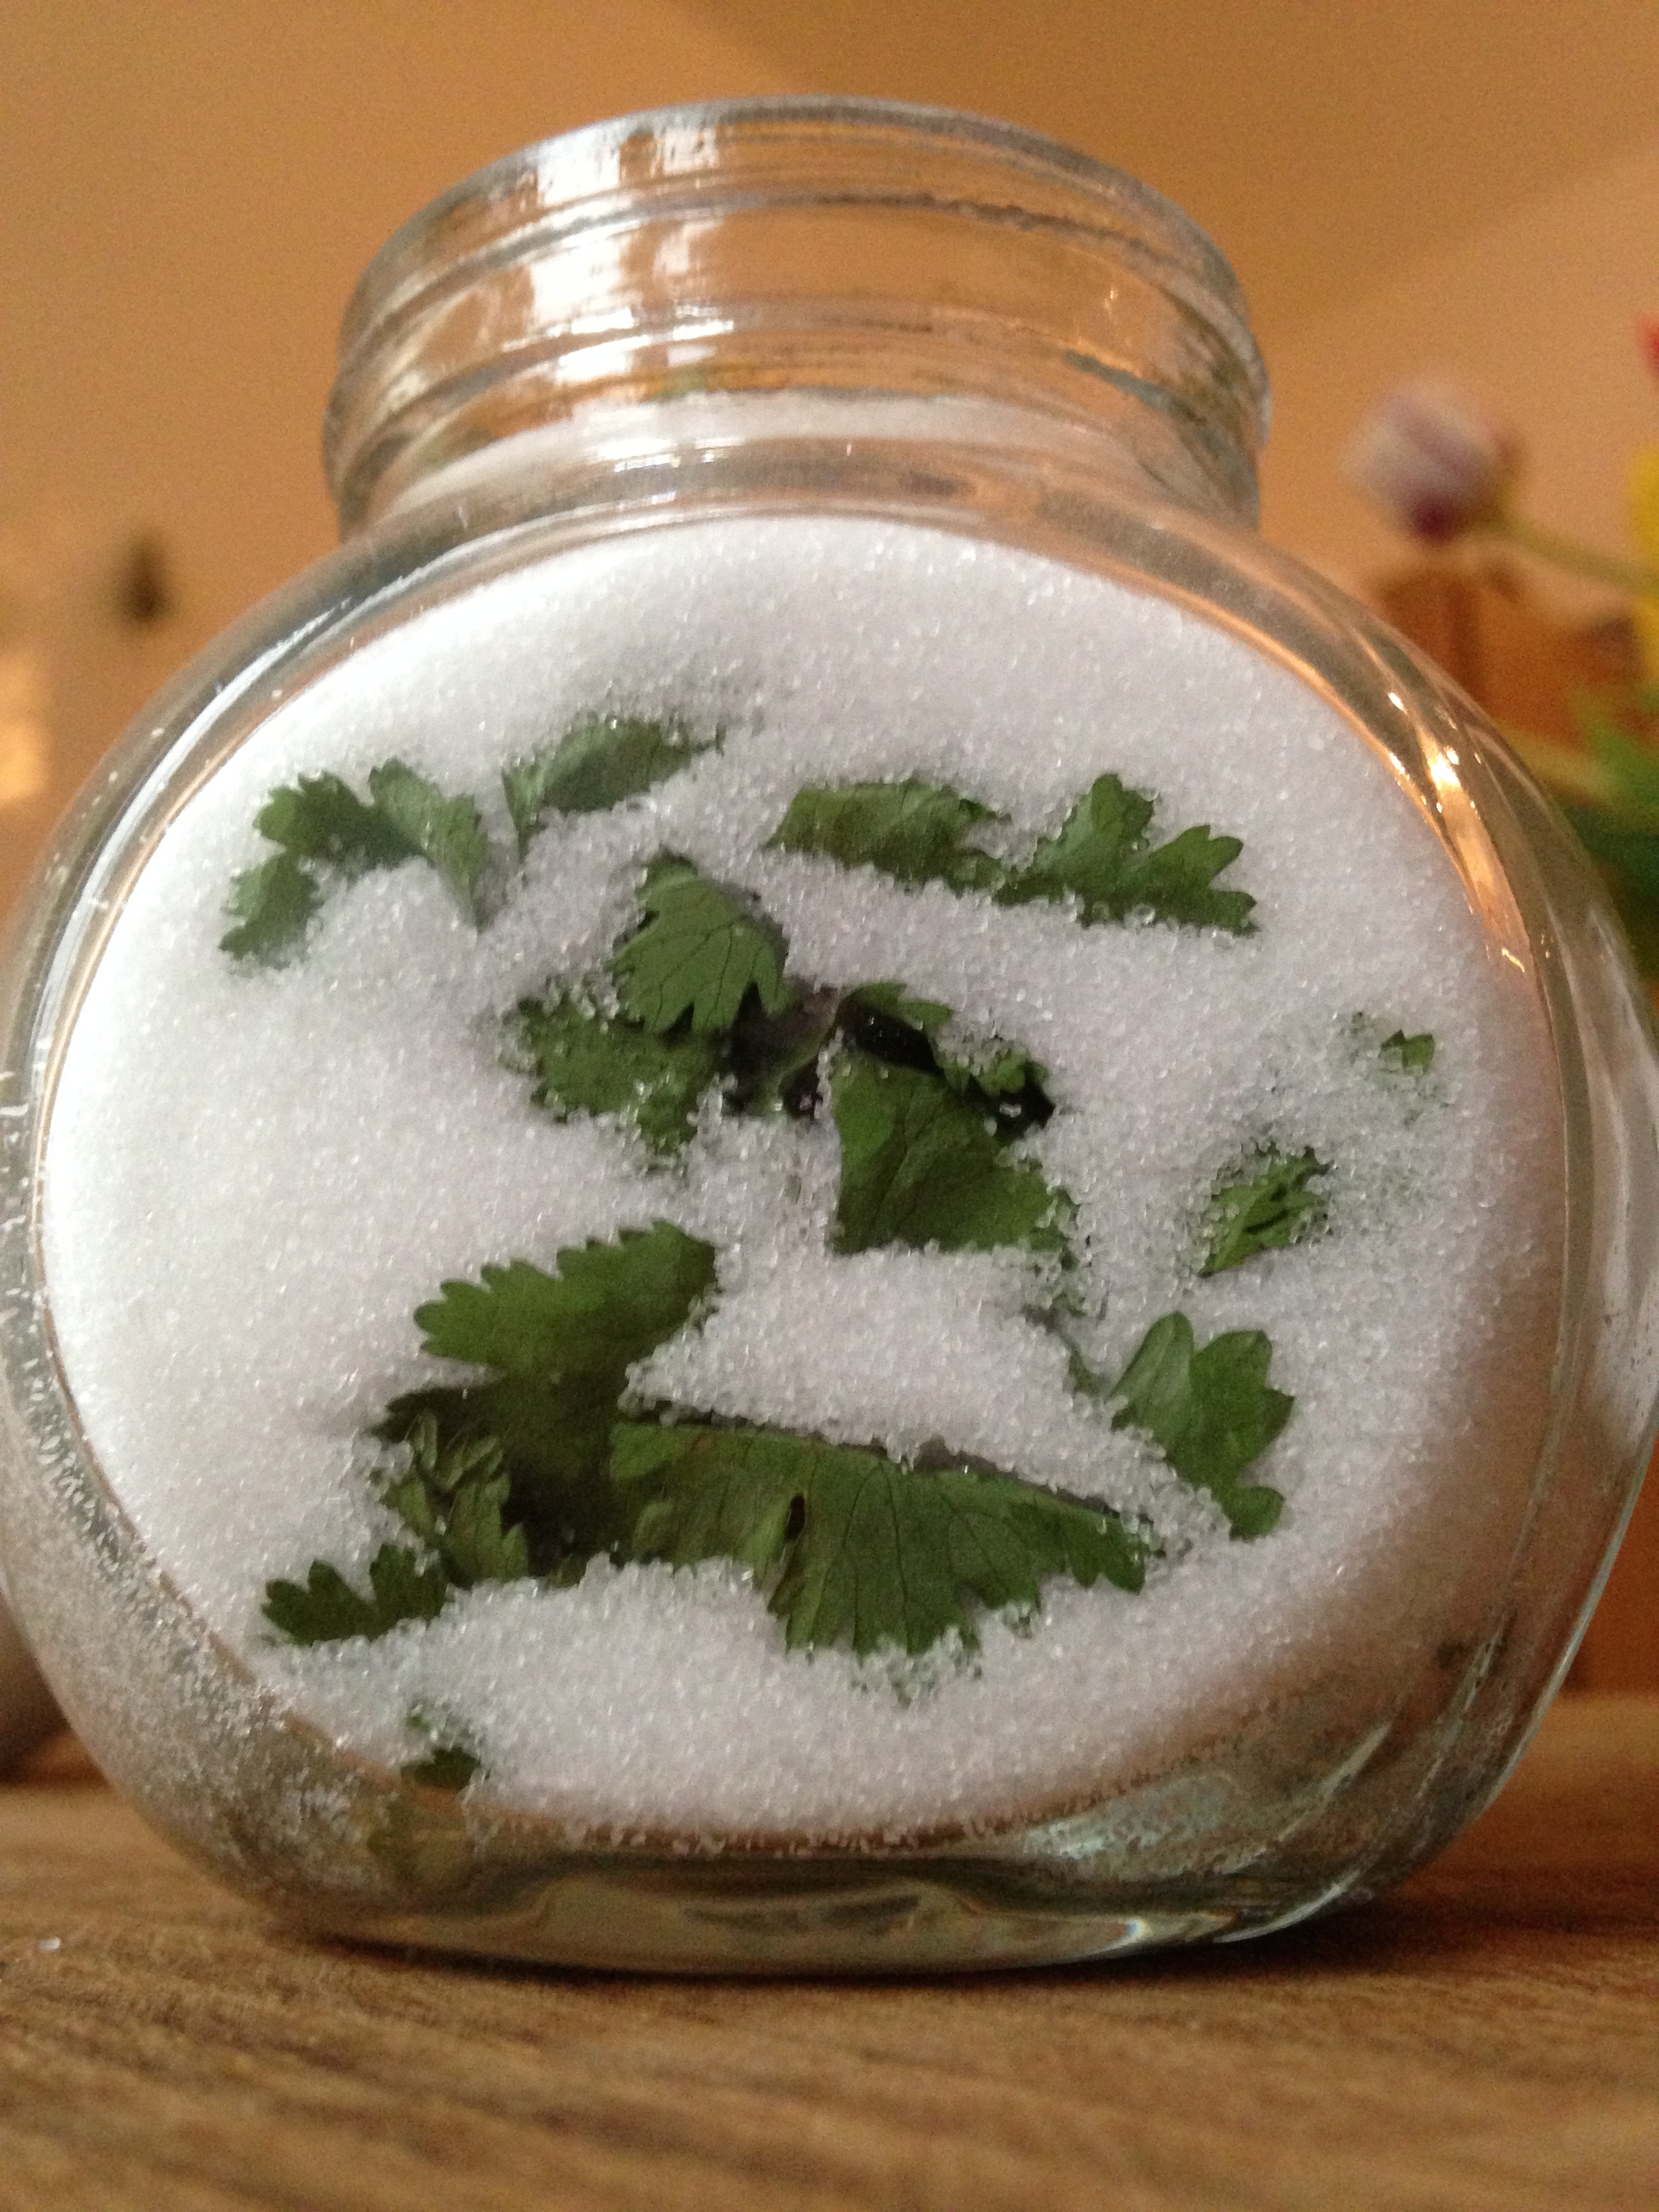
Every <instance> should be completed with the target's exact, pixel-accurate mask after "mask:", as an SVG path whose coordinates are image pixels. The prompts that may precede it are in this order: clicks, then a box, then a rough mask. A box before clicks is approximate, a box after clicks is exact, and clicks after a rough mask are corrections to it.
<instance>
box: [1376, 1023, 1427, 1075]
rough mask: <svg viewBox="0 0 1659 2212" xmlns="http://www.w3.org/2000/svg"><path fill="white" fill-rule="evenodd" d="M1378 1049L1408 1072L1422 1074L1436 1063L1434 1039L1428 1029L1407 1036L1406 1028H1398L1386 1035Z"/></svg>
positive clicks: (1386, 1057)
mask: <svg viewBox="0 0 1659 2212" xmlns="http://www.w3.org/2000/svg"><path fill="white" fill-rule="evenodd" d="M1377 1050H1378V1052H1379V1054H1381V1056H1382V1058H1383V1059H1384V1060H1391V1061H1392V1062H1393V1064H1394V1065H1395V1067H1397V1068H1399V1069H1401V1071H1402V1073H1406V1074H1415V1075H1420V1074H1421V1073H1423V1071H1424V1070H1425V1068H1429V1067H1432V1066H1433V1065H1434V1039H1433V1037H1432V1036H1431V1034H1430V1033H1429V1031H1428V1030H1422V1031H1421V1032H1420V1033H1419V1035H1418V1036H1407V1035H1406V1032H1405V1030H1395V1033H1394V1035H1393V1036H1390V1037H1384V1038H1383V1042H1382V1043H1381V1045H1379V1046H1378V1048H1377Z"/></svg>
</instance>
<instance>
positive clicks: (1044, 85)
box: [0, 0, 1659, 899]
mask: <svg viewBox="0 0 1659 2212" xmlns="http://www.w3.org/2000/svg"><path fill="white" fill-rule="evenodd" d="M809 89H811V90H831V91H837V90H839V91H857V92H865V93H872V94H886V95H890V96H897V97H905V98H915V99H925V100H942V101H946V102H950V103H952V104H955V105H958V106H968V107H973V108H977V109H980V110H982V111H988V112H997V113H1002V114H1006V115H1008V116H1010V117H1012V118H1013V119H1015V120H1018V121H1020V122H1023V123H1025V124H1028V125H1032V126H1034V127H1036V128H1038V129H1042V130H1047V131H1053V132H1054V133H1056V134H1057V135H1059V136H1060V137H1066V138H1069V139H1071V140H1072V141H1073V143H1079V144H1080V145H1083V146H1084V147H1085V148H1086V149H1088V150H1089V151H1091V152H1092V153H1094V154H1096V155H1099V156H1101V157H1102V158H1104V159H1107V160H1109V161H1115V162H1117V163H1118V164H1119V165H1120V166H1121V167H1126V168H1128V169H1130V170H1132V171H1133V172H1134V173H1138V174H1139V175H1142V176H1144V177H1146V179H1148V180H1149V181H1150V182H1152V183H1153V184H1155V185H1158V187H1159V188H1160V189H1161V190H1163V191H1166V192H1168V193H1170V195H1171V197H1174V198H1176V199H1177V200H1179V201H1180V202H1181V203H1182V204H1183V205H1184V206H1186V207H1187V208H1188V210H1189V211H1190V212H1191V213H1192V214H1193V215H1194V216H1196V217H1197V219H1198V220H1199V221H1200V222H1202V223H1203V224H1204V225H1205V226H1206V228H1208V229H1209V230H1210V231H1211V233H1212V235H1214V236H1215V238H1216V239H1217V240H1218V242H1219V243H1220V245H1221V246H1223V248H1224V250H1225V251H1226V252H1228V254H1229V255H1230V257H1231V258H1232V259H1233V261H1234V263H1235V265H1236V266H1237V269H1238V270H1239V272H1240V274H1241V276H1242V277H1243V280H1244V283H1245V285H1246V288H1247V289H1248V290H1249V294H1250V296H1251V299H1252V302H1253V305H1254V308H1255V315H1256V320H1257V324H1258V328H1259V331H1260V334H1261V338H1262V342H1263V344H1264V347H1265V349H1266V350H1267V357H1268V362H1269V366H1270V368H1272V369H1273V374H1274V380H1275V386H1276V391H1277V411H1276V420H1275V428H1274V433H1273V441H1272V443H1271V446H1270V448H1269V453H1268V456H1267V463H1266V466H1265V470H1264V510H1265V523H1266V527H1267V530H1268V532H1269V533H1270V534H1272V535H1273V536H1275V537H1276V538H1279V540H1280V541H1281V542H1283V543H1285V544H1289V545H1290V546H1291V547H1292V548H1293V549H1294V550H1298V551H1301V552H1303V553H1304V554H1305V555H1307V556H1309V557H1310V558H1311V559H1313V560H1315V561H1316V562H1319V563H1320V564H1321V565H1322V566H1324V567H1325V568H1328V569H1329V570H1330V571H1331V572H1333V573H1334V574H1337V575H1339V576H1340V577H1342V578H1344V579H1345V580H1355V579H1358V578H1361V577H1363V576H1364V574H1366V573H1367V572H1368V570H1370V569H1371V568H1374V567H1375V566H1376V564H1377V563H1378V562H1386V561H1388V560H1389V559H1390V558H1395V557H1398V556H1399V554H1400V552H1401V549H1400V548H1398V547H1397V546H1396V545H1395V544H1392V543H1391V542H1390V541H1389V538H1388V537H1387V534H1386V532H1384V531H1383V529H1382V528H1381V526H1379V525H1377V524H1376V522H1375V521H1374V520H1372V519H1371V518H1370V516H1369V515H1368V514H1367V513H1366V512H1365V511H1364V508H1363V507H1362V506H1361V505H1360V503H1359V502H1358V501H1357V500H1356V499H1354V498H1353V497H1352V495H1350V494H1348V493H1347V492H1346V490H1345V489H1344V488H1343V487H1342V486H1341V484H1340V480H1339V477H1338V473H1337V470H1338V461H1339V457H1340V452H1341V449H1342V447H1343V445H1344V443H1345V442H1346V438H1347V436H1348V435H1349V433H1350V430H1351V428H1352V424H1353V422H1354V421H1355V420H1356V418H1357V417H1358V415H1359V413H1360V412H1361V411H1362V410H1363V409H1364V406H1365V405H1366V404H1367V403H1368V401H1369V400H1370V398H1372V397H1374V396H1375V395H1376V393H1377V392H1379V391H1381V390H1382V389H1383V388H1385V387H1386V386H1387V385H1388V384H1389V382H1391V381H1393V380H1395V379H1396V378H1398V377H1399V376H1401V375H1403V374H1409V373H1411V372H1413V371H1414V370H1417V369H1419V368H1425V367H1433V368H1441V369H1444V370H1449V371H1450V372H1451V373H1453V374H1456V375H1459V376H1461V377H1462V379H1463V380H1465V381H1467V382H1468V383H1469V384H1471V385H1472V386H1474V388H1476V389H1477V390H1479V391H1481V392H1485V393H1486V394H1487V395H1488V396H1489V397H1490V398H1492V401H1493V402H1494V403H1495V404H1498V405H1499V406H1500V407H1501V408H1502V409H1504V410H1505V411H1506V412H1508V413H1509V414H1510V415H1511V416H1513V417H1514V418H1515V419H1516V421H1517V422H1519V423H1520V424H1521V426H1522V429H1523V431H1524V432H1525V434H1526V435H1527V437H1528V441H1529V444H1530V446H1531V448H1532V452H1533V454H1534V477H1533V483H1534V505H1535V506H1536V507H1537V509H1538V511H1539V512H1540V513H1541V515H1543V516H1544V517H1545V518H1546V519H1547V520H1552V521H1554V522H1556V523H1558V524H1559V525H1561V526H1565V527H1571V528H1577V529H1578V530H1580V531H1582V532H1585V533H1586V534H1588V535H1589V536H1591V537H1593V538H1596V539H1598V540H1600V541H1601V542H1602V543H1603V544H1607V545H1608V546H1609V547H1617V546H1618V545H1619V544H1620V543H1621V538H1622V530H1623V521H1622V507H1621V501H1622V492H1621V482H1622V474H1623V468H1624V462H1625V458H1626V454H1627V453H1628V451H1629V449H1630V447H1632V445H1633V444H1635V443H1637V442H1638V441H1640V440H1643V439H1644V438H1652V437H1656V436H1659V386H1655V385H1654V384H1653V382H1652V381H1651V380H1650V378H1649V377H1648V375H1647V374H1646V372H1645V371H1644V368H1643V367H1642V365H1641V363H1640V362H1639V360H1638V356H1637V353H1636V350H1635V347H1634V343H1633V340H1632V320H1633V317H1634V315H1635V313H1637V311H1638V309H1640V308H1643V307H1659V266H1656V261H1659V125H1656V121H1655V118H1656V114H1659V102H1656V99H1655V94H1656V91H1659V9H1656V7H1654V6H1653V5H1651V4H1647V0H1459V4H1458V5H1457V6H1455V7H1448V6H1446V5H1445V4H1444V0H1367V4H1366V5H1365V6H1364V7H1363V8H1362V7H1355V6H1352V4H1349V0H1328V4H1320V0H1218V4H1197V0H1163V3H1162V4H1148V0H1021V4H1019V5H1018V6H1014V5H1012V4H1010V3H1009V0H906V4H905V5H904V6H902V7H900V8H895V7H894V6H892V4H891V0H887V3H886V4H885V5H884V6H878V5H875V4H870V0H857V4H848V5H839V6H837V5H835V4H832V0H819V4H817V5H816V6H813V7H807V6H805V5H793V4H784V0H603V3H602V4H600V5H595V4H593V0H588V4H586V5H582V6H578V5H576V4H574V0H6V4H5V6H4V8H3V9H0V207H3V209H4V210H5V214H4V219H3V223H0V594H3V595H4V597H5V599H6V600H7V602H8V604H9V607H10V611H11V622H12V633H11V635H12V638H13V641H14V642H15V638H16V636H17V635H20V634H21V630H20V624H21V626H22V629H27V630H28V631H29V632H30V633H31V634H32V635H33V637H34V639H35V640H36V641H37V642H38V643H39V645H40V648H41V650H40V652H39V653H36V655H35V656H34V659H33V661H32V662H31V664H30V667H29V668H28V669H23V668H22V667H21V664H20V662H19V660H18V656H17V654H16V653H15V652H12V653H8V652H7V650H6V649H5V640H4V639H3V638H0V720H3V719H4V717H5V715H6V714H8V713H9V714H10V715H11V724H10V726H11V727H12V728H13V730H14V732H15V730H16V729H17V728H19V727H21V726H23V725H24V724H25V723H30V722H31V721H32V725H33V727H34V729H35V731H36V738H37V743H36V749H35V752H34V754H33V756H31V757H30V758H27V759H26V758H25V757H23V755H22V754H21V753H20V752H18V751H17V750H16V749H15V744H14V750H13V755H12V757H11V758H10V760H9V764H8V762H7V761H6V760H0V899H3V897H4V896H5V892H6V888H7V885H8V883H9V882H10V881H12V880H15V878H16V876H17V874H18V873H19V872H20V871H21V868H22V867H23V866H24V865H25V862H26V860H27V856H28V855H29V854H31V853H32V852H33V849H34V848H35V846H36V845H37V844H38V842H39V840H40V837H41V836H42V835H43V834H44V832H45V830H46V827H47V825H48V823H49V822H50V820H51V819H52V817H54V816H55V814H56V813H57V811H58V809H59V807H60V806H61V805H62V804H63V802H64V799H65V798H66V796H67V794H68V793H69V792H70V790H71V789H72V788H73V787H75V786H76V784H77V783H78V782H79V781H81V779H82V776H83V775H85V773H86V771H87V769H88V767H89V765H90V764H91V763H92V761H93V760H94V758H95V757H96V755H97V754H98V752H99V751H100V750H101V749H102V748H103V746H104V745H105V744H106V743H107V742H109V740H110V739H111V738H112V737H113V736H114V735H115V734H116V733H117V732H118V729H119V728H120V726H122V725H123V724H124V723H125V720H127V718H128V717H129V716H130V715H131V714H132V713H134V712H135V711H136V710H137V707H138V706H139V704H140V703H141V702H142V701H143V698H144V697H145V696H147V694H148V693H149V691H150V690H152V689H153V688H154V686H155V684H156V683H157V682H158V681H159V680H160V679H161V678H162V677H163V676H164V675H165V674H166V673H167V672H168V671H169V670H170V669H171V668H172V667H173V666H174V665H177V664H178V663H179V661H180V660H181V659H184V658H185V657H186V656H187V654H188V653H191V651H193V650H194V649H195V648H196V647H197V646H199V645H201V644H202V643H204V641H206V640H207V639H208V638H210V636H211V635H213V634H214V633H215V632H216V630H217V629H220V628H221V627H222V625H223V624H224V623H226V622H227V621H228V620H229V619H230V618H231V617H233V616H234V614H235V613H236V612H238V611H240V609H242V608H243V607H245V606H246V605H249V604H250V603H251V602H252V601H253V600H254V599H258V597H259V596H260V595H261V594H262V593H264V592H265V591H267V590H269V589H270V587H271V586H273V585H275V584H276V583H277V582H278V581H280V580H282V579H283V577H284V576H286V575H288V574H291V573H292V572H293V571H294V570H295V569H296V568H299V567H301V566H302V565H303V564H304V563H305V562H307V561H309V560H311V559H313V557H315V556H317V555H319V554H320V553H321V552H323V551H325V550H326V549H327V547H328V546H329V544H331V541H332V537H333V528H332V520H331V514H330V513H329V510H328V507H327V503H326V500H325V494H324V491H323V487H322V481H321V476H320V471H319V464H318V460H317V439H318V429H319V422H320V418H321V413H322V407H323V402H324V398H325V394H326V391H327V387H328V383H329V379H330V375H331V367H332V355H333V343H334V333H335V329H336V326H337V321H338V317H339V313H340V311H341V309H342V307H343V304H344V301H345V299H346V296H347V295H348V293H349V289H350V287H351V284H352V283H353V281H354V278H355V276H356V273H357V271H358V270H360V269H361V268H362V265H363V264H364V263H365V262H366V261H367V259H368V258H369V256H370V255H371V254H372V253H373V252H374V249H375V247H376V246H378V245H379V244H380V241H381V240H382V239H383V238H384V237H385V236H386V234H387V233H388V232H389V231H390V230H391V229H392V228H393V227H394V226H395V225H396V224H397V223H398V222H399V221H401V220H402V219H403V218H404V216H407V215H408V214H410V212H412V211H413V210H415V209H416V207H418V206H419V205H420V204H422V202H424V201H425V200H426V199H427V198H428V197H430V196H431V195H432V194H433V193H434V192H435V191H439V190H441V188H442V187H443V186H444V185H447V184H448V183H450V182H452V181H453V179H456V178H458V177H459V176H461V175H463V174H464V173H466V172H467V171H468V170H470V169H471V168H473V167H476V166H477V165H478V164H479V163H480V162H482V161H486V160H489V159H490V158H492V157H493V156H495V155H498V154H500V153H502V152H505V151H507V150H508V149H511V148H512V147H513V146H515V145H517V144H520V143H525V142H526V141H528V140H530V139H532V138H534V137H539V136H542V135H544V134H546V133H548V132H550V131H556V130H561V129H564V128H567V127H569V126H571V125H575V124H579V123H581V122H584V121H586V120H589V119H591V118H594V117H597V116H600V115H605V114H608V113H614V112H618V111H621V110H625V109H628V108H630V107H637V106H648V105H652V104H655V103H658V102H661V101H668V100H688V99H699V98H704V97H710V96H714V95H717V94H741V93H758V92H769V91H783V90H809ZM141 532H149V533H153V534H154V535H155V538H157V539H158V540H159V542H160V543H161V546H162V547H163V549H164V550H165V555H166V565H167V573H168V575H169V579H170V581H171V585H172V589H173V611H172V613H171V614H170V615H169V617H167V619H166V620H165V621H162V622H160V623H155V624H153V625H151V626H149V627H148V628H142V627H134V626H133V625H131V624H130V623H125V622H123V621H122V620H121V619H120V618H119V616H118V610H117V597H118V593H117V588H116V586H117V582H118V577H119V574H120V573H121V569H122V565H123V562H124V560H125V554H126V550H127V549H128V548H129V547H130V546H131V543H132V541H133V539H134V538H135V537H136V536H137V534H139V533H141ZM8 700H9V702H10V704H9V706H8V704H7V702H8ZM31 760H32V761H33V766H31ZM31 777H33V788H32V789H31V788H30V779H31Z"/></svg>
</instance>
